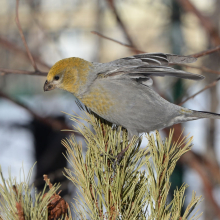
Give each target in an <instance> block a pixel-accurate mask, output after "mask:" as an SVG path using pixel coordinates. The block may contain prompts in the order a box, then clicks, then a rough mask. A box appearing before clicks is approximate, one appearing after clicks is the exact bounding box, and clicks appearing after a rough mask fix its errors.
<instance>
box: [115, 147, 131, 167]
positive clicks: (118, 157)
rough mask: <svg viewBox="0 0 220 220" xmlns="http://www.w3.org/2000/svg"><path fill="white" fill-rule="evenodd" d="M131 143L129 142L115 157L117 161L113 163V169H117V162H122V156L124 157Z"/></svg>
mask: <svg viewBox="0 0 220 220" xmlns="http://www.w3.org/2000/svg"><path fill="white" fill-rule="evenodd" d="M129 146H130V144H128V146H127V147H126V148H125V149H124V150H122V151H121V152H120V153H119V154H118V155H117V156H116V157H115V161H114V163H113V169H114V171H115V167H116V163H117V165H118V164H119V163H120V162H121V160H122V158H123V157H124V154H125V152H126V151H127V150H128V148H129Z"/></svg>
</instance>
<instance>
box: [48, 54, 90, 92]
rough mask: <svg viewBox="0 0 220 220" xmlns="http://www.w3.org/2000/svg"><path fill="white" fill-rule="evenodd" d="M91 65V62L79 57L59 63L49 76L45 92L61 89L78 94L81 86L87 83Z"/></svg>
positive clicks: (54, 66) (53, 67)
mask: <svg viewBox="0 0 220 220" xmlns="http://www.w3.org/2000/svg"><path fill="white" fill-rule="evenodd" d="M91 65H92V64H91V63H90V62H88V61H86V60H83V59H80V58H77V57H70V58H66V59H63V60H60V61H58V62H57V63H55V64H54V65H53V66H52V68H51V69H50V71H49V73H48V75H47V80H46V82H45V84H44V91H50V90H53V89H56V88H59V89H63V90H66V91H68V92H71V93H76V94H77V93H78V92H79V91H78V90H79V89H80V86H82V85H84V84H85V83H86V81H87V76H88V73H89V70H90V68H91Z"/></svg>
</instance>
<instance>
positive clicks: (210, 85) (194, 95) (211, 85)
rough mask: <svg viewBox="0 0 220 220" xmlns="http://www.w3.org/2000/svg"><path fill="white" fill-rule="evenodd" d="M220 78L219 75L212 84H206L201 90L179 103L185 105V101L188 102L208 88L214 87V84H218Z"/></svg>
mask: <svg viewBox="0 0 220 220" xmlns="http://www.w3.org/2000/svg"><path fill="white" fill-rule="evenodd" d="M219 80H220V77H218V78H217V79H216V80H215V81H213V82H211V83H210V84H208V85H207V86H205V87H204V88H203V89H201V90H200V91H198V92H197V93H195V94H193V95H191V96H189V97H188V98H186V99H185V100H184V101H183V102H181V103H180V104H179V105H183V104H184V103H186V102H187V101H188V100H190V99H192V98H195V97H196V96H197V95H199V94H200V93H202V92H204V91H205V90H207V89H210V88H212V87H213V86H215V85H216V84H217V82H218V81H219Z"/></svg>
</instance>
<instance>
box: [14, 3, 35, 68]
mask: <svg viewBox="0 0 220 220" xmlns="http://www.w3.org/2000/svg"><path fill="white" fill-rule="evenodd" d="M18 7H19V0H16V17H15V22H16V24H17V27H18V30H19V33H20V36H21V39H22V41H23V43H24V46H25V48H26V51H27V54H28V57H29V59H30V61H31V64H32V66H33V67H34V69H35V71H38V68H37V65H36V63H35V61H34V59H33V57H32V55H31V52H30V50H29V48H28V45H27V42H26V40H25V37H24V34H23V31H22V28H21V24H20V21H19V16H18Z"/></svg>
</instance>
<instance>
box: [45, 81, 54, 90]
mask: <svg viewBox="0 0 220 220" xmlns="http://www.w3.org/2000/svg"><path fill="white" fill-rule="evenodd" d="M53 89H55V86H54V85H53V84H52V83H49V82H48V81H47V80H46V82H45V83H44V92H46V91H50V90H53Z"/></svg>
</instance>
